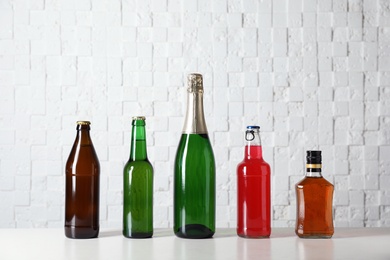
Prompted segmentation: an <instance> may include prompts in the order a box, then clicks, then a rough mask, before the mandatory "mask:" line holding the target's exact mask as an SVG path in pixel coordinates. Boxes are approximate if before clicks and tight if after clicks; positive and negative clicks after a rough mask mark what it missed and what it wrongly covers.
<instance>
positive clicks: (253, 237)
mask: <svg viewBox="0 0 390 260" xmlns="http://www.w3.org/2000/svg"><path fill="white" fill-rule="evenodd" d="M237 235H238V236H239V237H242V238H251V239H259V238H269V236H270V235H266V236H253V235H244V234H237Z"/></svg>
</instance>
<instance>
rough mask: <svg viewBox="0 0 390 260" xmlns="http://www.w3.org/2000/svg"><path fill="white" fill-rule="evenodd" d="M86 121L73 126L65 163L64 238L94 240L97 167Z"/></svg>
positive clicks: (98, 180)
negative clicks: (72, 136) (71, 143)
mask: <svg viewBox="0 0 390 260" xmlns="http://www.w3.org/2000/svg"><path fill="white" fill-rule="evenodd" d="M90 124H91V123H90V122H89V121H78V122H77V136H76V140H75V141H74V144H73V148H72V150H71V152H70V155H69V158H68V160H67V162H66V167H65V172H66V177H65V178H66V179H65V186H66V187H65V235H66V236H67V237H68V238H95V237H97V236H98V234H99V182H100V165H99V160H98V157H97V155H96V152H95V149H94V147H93V144H92V140H91V136H90V135H89V130H90V126H89V125H90Z"/></svg>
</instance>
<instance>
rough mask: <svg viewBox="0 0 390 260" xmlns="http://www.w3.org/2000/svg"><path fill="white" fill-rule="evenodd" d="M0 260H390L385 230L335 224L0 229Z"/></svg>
mask: <svg viewBox="0 0 390 260" xmlns="http://www.w3.org/2000/svg"><path fill="white" fill-rule="evenodd" d="M0 259H72V260H73V259H110V260H118V259H158V260H169V259H180V260H181V259H197V260H198V259H199V260H204V259H224V260H226V259H261V260H263V259H289V260H291V259H305V260H307V259H310V260H311V259H316V260H319V259H326V260H329V259H354V260H356V259H374V260H377V259H378V260H380V259H384V260H385V259H387V260H388V259H390V228H358V229H356V228H338V229H337V228H336V229H335V234H334V236H333V237H332V238H331V239H300V238H298V237H297V236H296V235H295V233H294V230H293V229H290V228H274V229H272V234H271V238H268V239H245V238H240V237H238V236H237V235H236V233H235V229H217V231H216V233H215V235H214V238H211V239H198V240H195V239H181V238H177V237H176V236H175V235H174V234H173V232H172V230H171V229H156V230H155V231H154V236H153V238H150V239H128V238H125V237H123V236H122V234H121V231H120V230H101V231H100V233H99V238H97V239H86V240H81V239H68V238H66V237H65V235H64V231H63V229H0Z"/></svg>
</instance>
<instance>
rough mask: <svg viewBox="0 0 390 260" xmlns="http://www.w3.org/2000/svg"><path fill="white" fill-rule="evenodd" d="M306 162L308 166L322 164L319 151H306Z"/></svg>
mask: <svg viewBox="0 0 390 260" xmlns="http://www.w3.org/2000/svg"><path fill="white" fill-rule="evenodd" d="M306 161H307V163H310V164H321V162H322V156H321V151H307V152H306Z"/></svg>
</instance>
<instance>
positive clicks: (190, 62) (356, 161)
mask: <svg viewBox="0 0 390 260" xmlns="http://www.w3.org/2000/svg"><path fill="white" fill-rule="evenodd" d="M0 25H1V26H0V209H1V212H3V214H0V227H2V228H26V227H62V225H63V222H64V164H65V162H66V159H67V157H68V155H69V152H70V148H71V145H72V143H73V140H74V137H75V130H74V129H75V122H76V121H77V120H82V119H87V120H90V121H92V126H91V128H92V132H91V133H92V138H93V141H94V144H95V148H96V150H97V153H98V157H99V159H100V162H101V212H100V213H101V214H100V216H101V225H102V227H114V228H120V227H121V212H122V208H121V207H122V206H121V205H122V169H123V165H124V163H125V161H126V160H127V158H128V156H129V142H130V131H131V117H132V116H135V115H145V116H146V117H147V121H146V122H147V127H146V129H147V142H148V153H149V158H150V160H151V162H152V164H153V165H154V169H155V191H154V198H155V199H154V206H155V218H154V219H155V227H172V220H173V218H172V212H173V210H172V203H173V198H172V189H173V187H172V186H173V185H172V184H173V183H172V175H173V162H174V158H175V152H176V147H177V144H178V141H179V137H180V134H181V128H182V125H183V121H184V113H185V107H186V95H185V92H186V90H185V89H186V88H185V81H186V80H185V78H186V75H187V73H190V72H200V73H202V74H203V75H204V88H205V95H204V96H205V113H206V121H207V125H208V129H209V133H210V137H211V141H212V143H213V147H214V152H215V157H216V164H217V226H218V227H235V221H236V215H235V214H236V213H235V212H236V204H235V203H236V178H235V169H236V165H237V164H238V162H239V161H241V160H242V157H243V145H244V140H243V131H244V129H245V126H246V125H252V124H259V125H260V126H261V130H262V141H263V146H264V154H265V159H266V160H267V161H268V162H269V163H270V165H271V167H272V175H273V178H272V205H273V212H272V215H273V226H275V227H280V226H283V227H285V226H289V227H293V226H294V222H295V203H296V202H295V192H294V184H295V183H296V182H298V181H299V180H300V179H301V178H303V176H304V173H305V171H304V156H305V151H306V150H308V149H321V150H322V151H323V165H324V168H323V175H324V177H325V178H327V179H328V180H329V181H331V182H333V183H334V184H335V195H334V219H335V225H336V227H342V226H351V227H363V226H390V221H389V215H390V214H389V212H390V188H389V187H390V47H389V46H390V5H389V1H388V0H337V1H335V0H290V1H284V0H262V1H254V0H210V1H207V0H194V1H184V0H174V1H171V0H170V1H166V0H165V1H164V0H161V1H160V0H142V1H135V0H130V1H121V0H118V1H111V0H98V1H91V0H82V1H42V0H33V1H30V0H18V1H11V0H2V1H0Z"/></svg>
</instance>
